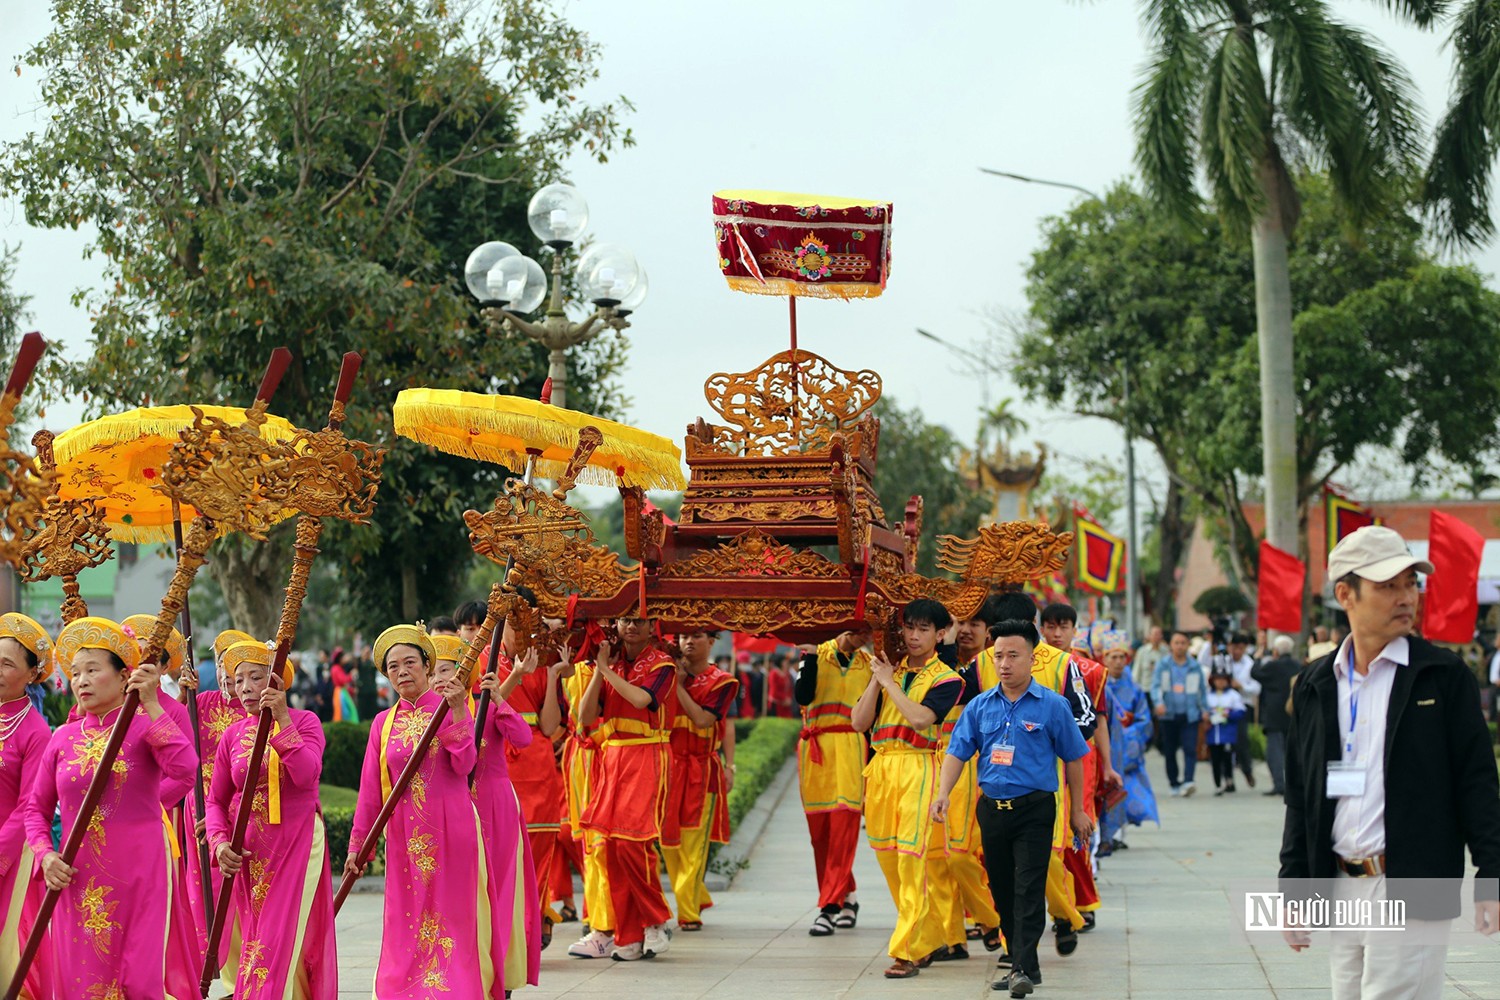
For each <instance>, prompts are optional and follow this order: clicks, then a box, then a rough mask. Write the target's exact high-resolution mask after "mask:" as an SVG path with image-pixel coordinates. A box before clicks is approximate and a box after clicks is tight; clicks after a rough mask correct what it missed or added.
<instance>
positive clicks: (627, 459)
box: [394, 390, 686, 490]
mask: <svg viewBox="0 0 1500 1000" xmlns="http://www.w3.org/2000/svg"><path fill="white" fill-rule="evenodd" d="M408 392H410V390H408ZM402 395H403V396H406V395H407V394H406V393H402ZM525 402H530V401H529V400H528V401H525ZM548 410H549V411H550V412H545V411H544V414H545V415H541V416H534V415H532V414H528V413H520V412H514V411H509V410H481V409H478V408H472V409H466V410H465V411H464V422H465V423H466V424H467V425H468V426H469V427H470V428H471V429H472V430H473V431H475V432H476V433H477V434H481V435H482V434H500V435H504V436H506V437H513V438H516V439H518V440H520V441H547V442H553V443H555V445H556V447H558V448H566V449H568V450H569V451H571V449H572V448H573V446H574V444H575V443H576V441H577V437H578V433H577V432H578V430H580V429H582V428H583V427H586V426H588V425H589V423H590V422H591V418H590V417H589V416H588V415H587V414H581V413H576V412H575V411H572V410H559V409H554V408H550V407H549V408H548ZM454 412H455V406H454V404H453V403H449V402H424V401H417V400H414V399H413V398H411V397H410V396H407V398H405V399H399V400H398V401H397V405H396V409H395V414H394V416H395V427H396V433H397V434H400V435H402V436H403V437H408V438H411V439H412V440H414V441H419V442H421V443H422V444H426V445H430V446H432V447H435V448H440V449H441V450H443V451H445V452H449V453H450V454H455V455H461V456H463V457H465V458H473V459H477V460H479V461H484V462H491V463H494V464H496V465H503V466H505V467H507V468H509V469H512V470H514V471H516V472H517V473H519V471H520V470H521V469H523V468H525V465H526V453H525V451H517V450H512V449H509V448H504V447H499V446H490V445H485V444H483V443H475V442H472V441H470V442H464V441H462V440H460V439H459V438H458V436H457V435H455V434H452V433H441V432H439V433H433V431H432V428H434V427H444V426H446V427H452V426H453V424H454ZM558 419H564V420H566V421H567V422H568V423H569V424H576V425H577V426H576V427H570V428H569V431H570V434H569V436H570V437H571V441H570V440H566V439H563V440H559V435H558V433H557V420H558ZM622 430H623V431H634V432H635V433H637V434H640V435H641V436H642V437H643V438H646V437H648V436H649V437H650V438H652V439H654V440H655V441H656V442H662V443H666V444H667V445H668V447H669V448H670V451H664V450H663V447H662V444H661V443H657V444H654V445H653V444H652V443H651V442H648V441H645V440H643V441H641V442H635V441H631V440H628V439H627V438H626V437H625V436H624V435H623V434H622ZM679 454H680V453H679V452H678V450H677V448H676V446H675V445H670V443H669V442H665V440H664V439H661V438H658V437H657V436H656V435H648V432H645V431H640V430H638V429H636V428H632V427H624V428H619V429H611V430H608V431H606V432H605V443H604V444H603V445H601V446H600V447H599V448H598V450H597V451H596V452H595V457H596V460H597V462H598V464H597V465H586V466H584V468H583V469H582V470H581V471H580V472H579V474H578V482H580V483H584V484H587V485H590V486H614V485H616V484H618V483H620V482H621V481H622V480H623V482H624V484H625V485H626V486H640V487H642V488H643V489H648V490H680V489H682V488H683V487H684V486H685V485H686V482H685V480H684V478H683V475H682V464H681V459H680V457H679ZM567 464H568V463H567V459H560V460H558V459H548V458H540V457H539V458H538V459H537V464H536V474H537V475H539V476H542V477H543V478H546V479H555V478H557V476H559V475H561V474H562V472H563V470H564V469H565V468H567ZM621 466H623V467H624V469H625V473H624V475H623V476H616V474H615V469H617V468H619V467H621Z"/></svg>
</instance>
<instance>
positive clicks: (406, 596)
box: [401, 562, 420, 622]
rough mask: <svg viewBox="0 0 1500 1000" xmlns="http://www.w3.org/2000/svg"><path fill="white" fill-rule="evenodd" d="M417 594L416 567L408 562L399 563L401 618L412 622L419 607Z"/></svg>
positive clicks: (415, 618)
mask: <svg viewBox="0 0 1500 1000" xmlns="http://www.w3.org/2000/svg"><path fill="white" fill-rule="evenodd" d="M419 604H420V601H419V598H418V595H417V568H416V567H415V566H413V565H412V564H411V563H410V562H403V563H402V564H401V620H402V621H404V622H414V621H416V620H417V614H418V609H419Z"/></svg>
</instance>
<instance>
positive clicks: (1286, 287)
mask: <svg viewBox="0 0 1500 1000" xmlns="http://www.w3.org/2000/svg"><path fill="white" fill-rule="evenodd" d="M1475 2H1476V5H1483V4H1484V0H1475ZM1385 5H1386V6H1388V7H1391V8H1394V9H1397V10H1398V11H1400V12H1401V13H1404V14H1405V15H1407V16H1408V17H1409V18H1410V19H1412V20H1414V21H1417V22H1419V23H1430V21H1431V19H1432V17H1433V16H1435V15H1436V14H1437V13H1439V12H1440V11H1441V8H1442V7H1443V6H1444V0H1429V2H1423V0H1408V2H1398V0H1389V2H1387V3H1386V4H1385ZM1143 6H1144V13H1143V18H1144V22H1145V25H1146V29H1147V31H1148V33H1149V36H1150V43H1151V46H1152V49H1153V51H1152V55H1151V61H1150V63H1149V65H1148V67H1147V69H1146V71H1145V76H1144V79H1143V80H1142V81H1141V83H1140V84H1139V85H1138V86H1137V88H1136V90H1135V94H1134V112H1135V131H1136V142H1137V148H1136V163H1137V166H1138V167H1139V168H1140V171H1141V174H1142V177H1143V179H1144V181H1145V184H1146V188H1147V190H1148V192H1149V193H1150V194H1151V196H1152V197H1153V199H1154V200H1156V201H1157V202H1159V203H1160V204H1162V205H1163V206H1165V207H1167V208H1169V209H1171V210H1173V211H1176V212H1179V213H1182V214H1184V215H1186V214H1187V213H1188V212H1190V211H1191V210H1192V209H1193V208H1194V207H1196V206H1197V204H1198V192H1197V187H1196V183H1195V180H1196V176H1197V171H1198V170H1199V169H1201V170H1202V172H1203V174H1204V176H1205V178H1206V179H1207V182H1208V188H1209V191H1210V193H1211V195H1212V199H1213V201H1214V203H1215V205H1216V206H1217V208H1218V211H1219V214H1220V215H1221V216H1222V217H1223V218H1224V220H1225V222H1226V223H1227V224H1228V225H1229V226H1230V227H1231V228H1232V229H1233V230H1238V231H1240V232H1243V231H1245V230H1247V229H1248V231H1249V233H1250V236H1251V240H1252V247H1253V250H1254V258H1255V314H1256V330H1257V333H1258V335H1259V348H1260V385H1261V422H1262V439H1263V441H1264V452H1265V456H1264V469H1265V478H1266V538H1267V540H1268V541H1270V542H1271V544H1273V545H1275V546H1277V547H1278V548H1280V549H1283V550H1284V551H1287V552H1297V551H1298V549H1299V545H1298V542H1299V540H1298V537H1297V535H1298V520H1297V459H1296V438H1295V429H1296V416H1297V387H1296V385H1295V383H1294V381H1293V374H1292V371H1293V369H1292V290H1291V280H1290V278H1289V276H1288V272H1287V241H1288V239H1289V238H1290V237H1291V235H1292V233H1293V231H1294V230H1295V229H1296V226H1297V220H1298V215H1299V211H1300V203H1299V199H1298V195H1297V189H1296V186H1295V184H1294V183H1293V180H1292V170H1291V169H1289V167H1288V164H1289V163H1290V164H1291V165H1292V166H1293V167H1297V166H1301V165H1312V166H1324V167H1326V168H1327V170H1328V172H1329V175H1330V177H1331V178H1332V181H1333V186H1334V190H1335V194H1336V196H1337V198H1338V199H1339V202H1340V204H1341V206H1342V207H1343V209H1344V210H1345V211H1346V212H1347V214H1348V217H1349V220H1350V223H1351V225H1353V226H1357V225H1358V224H1359V222H1360V221H1361V220H1362V219H1364V218H1368V217H1370V216H1372V215H1374V214H1375V213H1377V212H1379V211H1382V210H1385V209H1387V208H1388V207H1389V206H1390V205H1391V204H1392V203H1395V202H1399V201H1401V200H1402V199H1404V198H1405V197H1407V195H1408V191H1409V185H1408V180H1409V179H1410V178H1411V177H1412V175H1413V173H1414V165H1415V162H1416V157H1417V153H1418V143H1419V123H1418V117H1417V112H1416V110H1415V104H1414V100H1413V88H1412V84H1411V80H1410V78H1409V77H1408V76H1407V74H1406V72H1405V70H1403V69H1402V68H1401V66H1400V65H1398V64H1397V63H1396V61H1395V59H1394V58H1393V57H1392V56H1391V55H1390V54H1389V53H1388V52H1386V51H1385V50H1384V49H1383V48H1381V47H1380V46H1379V45H1378V44H1377V43H1376V42H1375V41H1374V39H1372V38H1371V37H1370V36H1368V35H1367V34H1365V33H1364V32H1362V31H1360V30H1359V29H1357V28H1354V27H1351V26H1350V25H1347V24H1344V23H1343V22H1341V21H1338V20H1336V19H1335V18H1334V17H1333V16H1332V15H1331V14H1330V12H1329V9H1328V4H1326V3H1324V2H1321V0H1144V3H1143Z"/></svg>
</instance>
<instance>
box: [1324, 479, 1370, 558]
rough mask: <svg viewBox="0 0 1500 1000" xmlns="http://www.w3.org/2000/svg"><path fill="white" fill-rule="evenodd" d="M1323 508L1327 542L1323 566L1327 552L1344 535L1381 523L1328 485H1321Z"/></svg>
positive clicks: (1331, 549) (1366, 510) (1363, 508)
mask: <svg viewBox="0 0 1500 1000" xmlns="http://www.w3.org/2000/svg"><path fill="white" fill-rule="evenodd" d="M1323 509H1324V512H1325V514H1326V515H1327V530H1326V531H1325V532H1324V536H1325V538H1326V540H1327V543H1328V544H1327V547H1326V548H1325V549H1324V551H1323V565H1325V566H1326V565H1328V553H1330V552H1332V551H1333V547H1334V546H1335V545H1337V544H1338V543H1339V541H1340V540H1341V539H1342V538H1343V537H1344V536H1345V535H1348V534H1352V533H1353V532H1355V531H1358V530H1359V529H1360V528H1365V527H1369V526H1370V525H1372V524H1380V523H1381V521H1380V518H1378V517H1376V516H1375V515H1374V514H1373V513H1371V512H1370V511H1369V510H1368V509H1367V508H1365V507H1362V506H1360V505H1359V504H1357V503H1355V502H1354V501H1353V500H1350V499H1349V498H1348V497H1346V496H1343V495H1342V494H1340V493H1338V492H1336V491H1334V490H1333V489H1332V488H1331V487H1329V486H1324V487H1323Z"/></svg>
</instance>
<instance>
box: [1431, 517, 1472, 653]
mask: <svg viewBox="0 0 1500 1000" xmlns="http://www.w3.org/2000/svg"><path fill="white" fill-rule="evenodd" d="M1483 555H1484V536H1483V535H1481V534H1480V533H1479V532H1477V531H1475V530H1474V529H1473V528H1471V527H1470V526H1469V525H1467V524H1465V523H1464V522H1463V521H1460V520H1459V519H1458V518H1456V517H1454V516H1453V515H1452V514H1444V513H1443V512H1442V511H1440V510H1435V511H1433V512H1432V517H1431V520H1430V521H1429V527H1428V541H1427V561H1428V562H1430V563H1432V575H1431V576H1429V577H1428V578H1427V594H1426V596H1425V598H1424V599H1423V601H1422V635H1423V637H1424V638H1426V639H1428V640H1430V641H1432V642H1458V643H1468V642H1472V641H1473V640H1474V623H1475V622H1476V621H1477V620H1478V618H1479V561H1480V558H1481V557H1482V556H1483Z"/></svg>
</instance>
